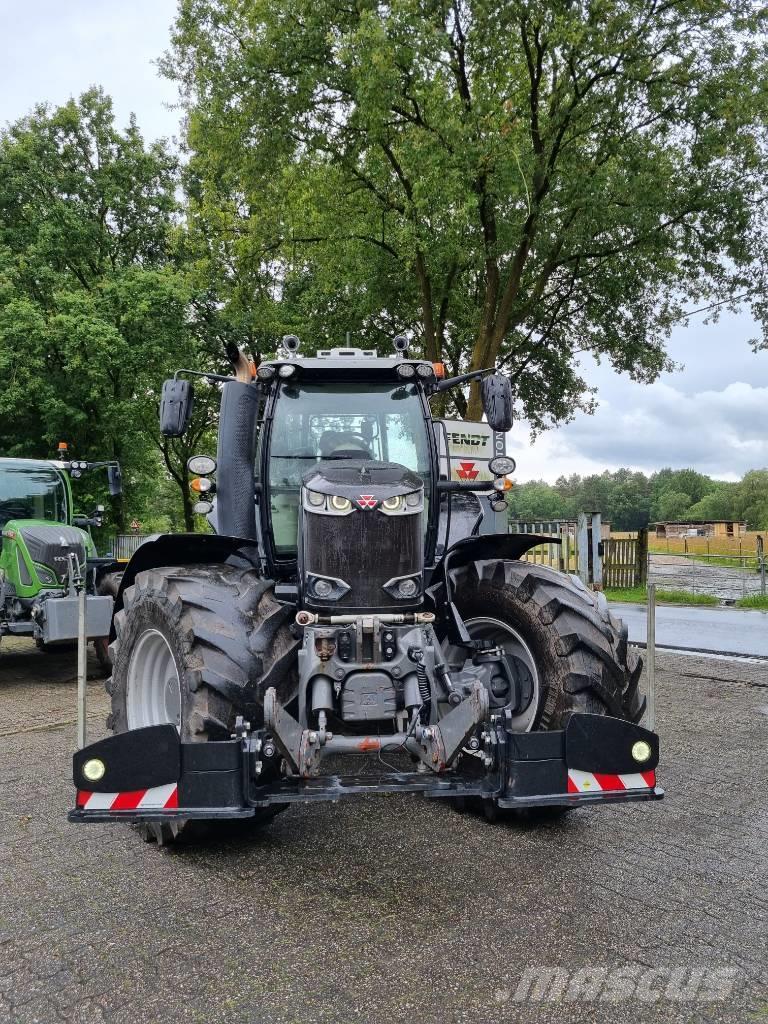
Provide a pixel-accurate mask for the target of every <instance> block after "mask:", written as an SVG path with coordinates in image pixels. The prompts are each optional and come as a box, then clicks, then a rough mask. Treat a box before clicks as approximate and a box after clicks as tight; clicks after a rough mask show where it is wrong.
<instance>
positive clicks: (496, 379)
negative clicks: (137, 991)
mask: <svg viewBox="0 0 768 1024" xmlns="http://www.w3.org/2000/svg"><path fill="white" fill-rule="evenodd" d="M480 397H481V398H482V401H483V412H484V413H485V417H486V419H487V420H488V426H489V427H490V428H491V430H495V431H498V432H499V433H503V432H504V431H506V430H511V429H512V405H513V399H512V385H511V384H510V383H509V377H505V376H504V374H503V373H492V374H491V375H490V377H485V378H484V379H483V381H482V382H481V384H480Z"/></svg>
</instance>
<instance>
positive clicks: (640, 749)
mask: <svg viewBox="0 0 768 1024" xmlns="http://www.w3.org/2000/svg"><path fill="white" fill-rule="evenodd" d="M652 753H653V751H652V750H651V745H650V743H648V742H647V741H646V740H638V741H637V742H636V743H633V744H632V757H633V759H634V760H635V761H637V763H638V764H645V762H646V761H650V759H651V754H652Z"/></svg>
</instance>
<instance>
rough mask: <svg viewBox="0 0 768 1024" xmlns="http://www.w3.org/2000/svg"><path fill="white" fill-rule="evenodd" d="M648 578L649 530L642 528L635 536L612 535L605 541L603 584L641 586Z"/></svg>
mask: <svg viewBox="0 0 768 1024" xmlns="http://www.w3.org/2000/svg"><path fill="white" fill-rule="evenodd" d="M647 579H648V531H647V530H640V531H639V533H638V534H637V536H635V537H610V538H609V539H608V540H605V541H603V586H605V587H612V588H616V589H626V588H628V587H641V586H644V584H645V583H646V581H647Z"/></svg>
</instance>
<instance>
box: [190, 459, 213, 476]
mask: <svg viewBox="0 0 768 1024" xmlns="http://www.w3.org/2000/svg"><path fill="white" fill-rule="evenodd" d="M187 469H188V470H189V472H190V473H191V474H192V476H210V475H211V473H215V472H216V459H212V458H211V457H210V455H193V456H192V458H191V459H189V460H188V461H187Z"/></svg>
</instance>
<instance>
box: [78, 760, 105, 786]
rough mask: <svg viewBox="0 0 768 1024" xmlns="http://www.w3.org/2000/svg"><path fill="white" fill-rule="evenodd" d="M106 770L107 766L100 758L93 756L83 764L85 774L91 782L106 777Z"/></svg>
mask: <svg viewBox="0 0 768 1024" xmlns="http://www.w3.org/2000/svg"><path fill="white" fill-rule="evenodd" d="M106 770H107V766H106V765H105V764H104V762H103V761H102V760H101V759H100V758H98V757H92V758H91V759H90V760H89V761H86V762H85V764H84V765H83V776H84V777H85V778H86V779H88V781H89V782H98V781H99V779H103V778H104V774H105V772H106Z"/></svg>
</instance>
